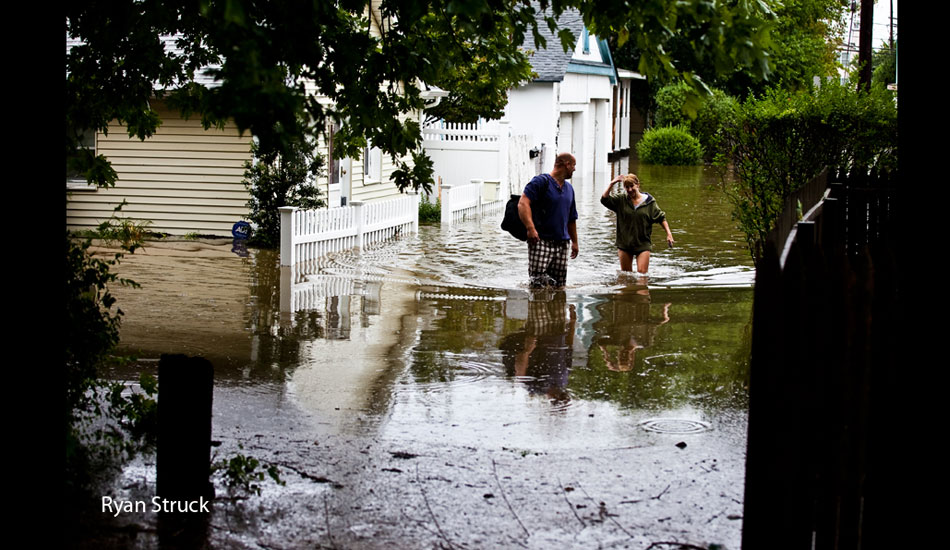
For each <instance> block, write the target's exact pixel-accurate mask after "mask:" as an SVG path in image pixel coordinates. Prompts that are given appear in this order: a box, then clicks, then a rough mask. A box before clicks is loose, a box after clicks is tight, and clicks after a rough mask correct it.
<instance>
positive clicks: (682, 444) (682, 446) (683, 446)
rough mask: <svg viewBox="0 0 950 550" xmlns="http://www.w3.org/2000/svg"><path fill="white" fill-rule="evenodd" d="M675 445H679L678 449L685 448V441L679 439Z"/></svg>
mask: <svg viewBox="0 0 950 550" xmlns="http://www.w3.org/2000/svg"><path fill="white" fill-rule="evenodd" d="M676 446H677V447H679V448H680V449H685V448H686V442H685V441H680V442H679V443H677V444H676Z"/></svg>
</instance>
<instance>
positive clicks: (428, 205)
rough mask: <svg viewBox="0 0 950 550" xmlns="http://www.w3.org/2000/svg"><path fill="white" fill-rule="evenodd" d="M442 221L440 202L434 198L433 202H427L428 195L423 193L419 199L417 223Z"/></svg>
mask: <svg viewBox="0 0 950 550" xmlns="http://www.w3.org/2000/svg"><path fill="white" fill-rule="evenodd" d="M441 221H442V202H441V201H439V200H438V199H436V201H435V202H429V196H428V195H426V194H425V193H423V194H422V198H421V199H420V200H419V223H439V222H441Z"/></svg>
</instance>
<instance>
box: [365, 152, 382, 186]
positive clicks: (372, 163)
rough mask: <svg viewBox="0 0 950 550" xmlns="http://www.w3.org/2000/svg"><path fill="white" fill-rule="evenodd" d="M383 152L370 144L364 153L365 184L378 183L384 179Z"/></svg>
mask: <svg viewBox="0 0 950 550" xmlns="http://www.w3.org/2000/svg"><path fill="white" fill-rule="evenodd" d="M382 161H383V151H382V150H381V149H380V148H379V147H373V146H372V144H370V145H369V146H368V147H366V149H365V150H364V151H363V180H364V182H365V183H378V182H380V181H382V179H383V162H382Z"/></svg>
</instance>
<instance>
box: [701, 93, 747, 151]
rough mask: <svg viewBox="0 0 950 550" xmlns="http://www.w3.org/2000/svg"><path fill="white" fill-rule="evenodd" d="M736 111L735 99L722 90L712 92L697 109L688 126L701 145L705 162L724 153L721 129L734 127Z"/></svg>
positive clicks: (724, 145) (724, 143)
mask: <svg viewBox="0 0 950 550" xmlns="http://www.w3.org/2000/svg"><path fill="white" fill-rule="evenodd" d="M738 109H739V104H738V102H737V101H736V99H735V98H734V97H732V96H730V95H728V94H726V93H725V92H723V91H722V90H713V93H712V95H710V96H709V97H707V98H706V100H705V101H704V102H703V104H702V106H701V107H700V108H699V111H698V112H697V113H696V119H695V120H693V121H692V123H691V124H690V131H691V133H692V134H693V135H694V136H696V139H698V140H699V144H700V145H702V147H703V156H704V160H705V161H706V162H712V161H713V160H714V159H715V157H716V156H717V155H718V154H720V153H724V152H725V148H726V142H725V139H724V137H723V132H722V129H723V128H724V127H728V126H733V125H735V122H736V118H737V117H738V116H739V115H738Z"/></svg>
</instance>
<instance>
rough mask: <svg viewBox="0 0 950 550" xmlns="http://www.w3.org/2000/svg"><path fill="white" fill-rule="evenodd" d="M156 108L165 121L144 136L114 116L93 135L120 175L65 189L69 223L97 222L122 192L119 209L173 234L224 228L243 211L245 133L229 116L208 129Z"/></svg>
mask: <svg viewBox="0 0 950 550" xmlns="http://www.w3.org/2000/svg"><path fill="white" fill-rule="evenodd" d="M156 110H157V111H158V113H159V116H160V117H161V118H162V125H161V126H160V127H159V129H158V131H157V132H156V133H155V135H153V136H152V137H150V138H148V139H146V140H145V141H140V140H139V139H138V138H134V137H133V138H130V137H129V136H128V132H127V131H126V129H125V127H123V126H121V125H119V124H118V123H117V122H113V123H112V124H110V126H109V132H108V134H103V133H99V134H98V135H97V140H96V141H97V152H98V153H99V154H102V155H105V156H106V158H108V159H109V160H110V161H111V162H112V167H113V168H114V169H115V171H116V173H117V174H118V180H117V181H116V184H115V187H112V188H108V189H105V188H103V189H96V190H90V191H72V192H71V193H69V194H68V196H67V197H68V198H67V204H66V224H67V227H68V228H70V229H88V228H93V227H95V226H96V225H98V224H99V223H100V222H102V221H103V220H106V219H108V218H110V217H111V216H112V214H113V209H114V208H115V206H117V205H118V204H120V203H121V202H122V200H123V199H125V200H126V201H127V205H126V206H124V207H123V208H122V211H121V212H120V214H119V215H120V216H121V217H123V218H131V219H134V220H138V221H146V220H148V221H151V225H150V226H149V229H150V230H151V231H156V232H164V233H169V234H172V235H183V234H186V233H199V234H208V235H221V236H228V235H230V234H231V227H232V226H233V224H234V223H235V222H237V221H239V220H242V219H246V216H247V213H248V210H247V201H248V193H247V191H246V189H245V188H244V185H243V183H242V181H243V176H244V162H245V161H247V160H248V159H250V158H251V152H250V144H251V137H250V135H248V134H245V135H244V136H241V135H240V134H239V132H238V130H237V128H236V127H235V126H234V125H233V124H228V125H227V126H226V127H225V128H224V129H223V130H218V129H209V130H205V129H204V128H203V127H202V126H201V122H200V120H197V119H193V120H184V119H182V118H181V117H180V115H178V113H177V112H174V111H171V110H168V109H167V108H165V107H164V106H162V105H161V104H159V105H158V106H157V109H156Z"/></svg>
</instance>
